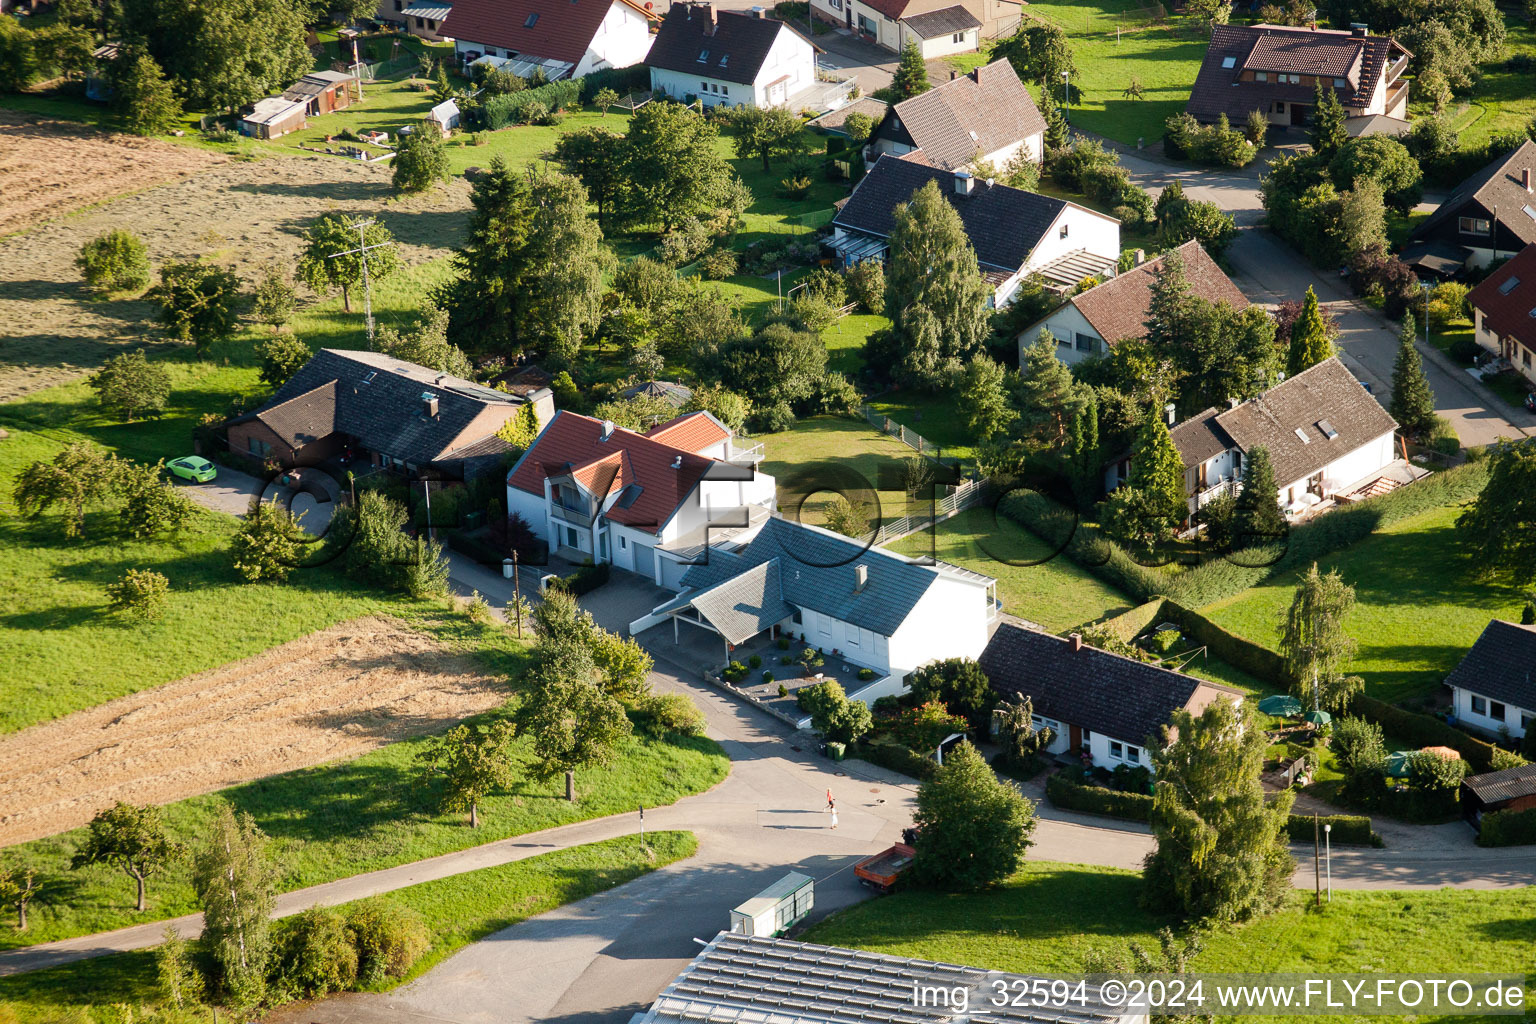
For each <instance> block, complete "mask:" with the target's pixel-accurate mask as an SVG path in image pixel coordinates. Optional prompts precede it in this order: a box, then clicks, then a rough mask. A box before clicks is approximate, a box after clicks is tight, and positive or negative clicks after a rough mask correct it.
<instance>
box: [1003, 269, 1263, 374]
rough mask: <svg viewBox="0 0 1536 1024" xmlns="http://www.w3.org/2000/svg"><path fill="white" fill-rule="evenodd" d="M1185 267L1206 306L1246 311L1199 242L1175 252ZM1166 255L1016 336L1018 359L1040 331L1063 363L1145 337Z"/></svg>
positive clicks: (1191, 285) (1058, 309)
mask: <svg viewBox="0 0 1536 1024" xmlns="http://www.w3.org/2000/svg"><path fill="white" fill-rule="evenodd" d="M1173 251H1174V252H1176V253H1178V254H1179V259H1180V261H1181V262H1182V263H1183V264H1184V277H1185V279H1186V280H1187V281H1188V282H1189V293H1190V294H1191V295H1195V296H1198V297H1199V298H1202V299H1205V300H1206V301H1207V302H1225V303H1226V304H1227V305H1229V306H1231V307H1232V308H1233V309H1236V310H1243V309H1247V308H1248V299H1247V297H1246V296H1244V295H1243V293H1242V292H1241V291H1239V290H1238V287H1237V285H1235V284H1233V283H1232V279H1231V278H1230V277H1228V276H1227V275H1226V274H1224V273H1223V272H1222V270H1221V268H1220V267H1218V266H1217V265H1216V261H1215V260H1213V259H1211V257H1210V256H1209V255H1208V254H1207V253H1206V251H1205V249H1203V248H1202V247H1201V245H1200V243H1199V242H1197V241H1194V240H1190V241H1188V242H1185V243H1184V244H1183V245H1181V246H1179V247H1178V248H1177V249H1174V250H1173ZM1167 259H1168V254H1167V253H1165V254H1163V255H1162V256H1159V257H1157V258H1156V259H1150V260H1147V261H1145V262H1143V263H1141V264H1139V265H1137V266H1135V267H1132V268H1131V269H1130V270H1127V271H1126V272H1125V273H1123V274H1121V275H1119V276H1118V277H1112V278H1110V279H1109V280H1108V281H1105V282H1104V283H1103V284H1099V285H1095V286H1094V287H1092V288H1090V289H1088V290H1087V291H1085V292H1080V293H1079V294H1077V295H1074V296H1072V297H1071V298H1070V299H1068V300H1067V301H1066V302H1064V303H1062V304H1061V305H1060V306H1058V307H1056V309H1055V310H1053V311H1052V312H1051V313H1049V314H1048V315H1047V316H1045V317H1044V318H1043V319H1041V320H1039V321H1038V322H1036V323H1033V324H1031V325H1030V326H1029V327H1027V328H1026V329H1025V330H1024V331H1023V332H1022V333H1020V335H1019V355H1020V358H1022V357H1023V353H1024V350H1025V349H1027V348H1029V347H1030V346H1031V345H1033V344H1034V343H1035V340H1036V339H1037V338H1039V337H1040V331H1041V329H1042V328H1043V329H1045V330H1048V331H1050V332H1051V336H1052V337H1054V338H1055V339H1056V355H1057V358H1059V359H1060V360H1061V361H1062V362H1064V363H1079V362H1082V361H1083V360H1084V359H1091V358H1092V357H1094V356H1100V355H1104V354H1105V353H1106V352H1107V351H1108V350H1109V349H1110V348H1112V347H1114V345H1115V343H1116V342H1119V341H1124V340H1126V339H1127V338H1145V337H1146V336H1147V323H1146V321H1147V313H1148V310H1149V309H1150V308H1151V305H1152V282H1153V280H1154V279H1155V275H1156V274H1157V271H1158V268H1159V267H1162V266H1164V265H1165V264H1166V262H1167Z"/></svg>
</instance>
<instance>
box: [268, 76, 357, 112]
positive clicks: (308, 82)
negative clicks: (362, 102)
mask: <svg viewBox="0 0 1536 1024" xmlns="http://www.w3.org/2000/svg"><path fill="white" fill-rule="evenodd" d="M357 92H358V85H357V79H356V78H354V77H353V76H351V75H349V74H347V73H345V72H342V71H311V72H310V73H309V74H307V75H305V76H304V77H303V78H301V79H299V80H298V81H297V82H294V83H293V85H291V86H289V87H288V89H287V90H286V91H285V92H284V93H283V99H285V100H290V101H293V102H295V103H302V104H304V112H305V113H306V114H308V115H309V116H310V117H319V116H320V115H321V114H329V113H331V111H333V110H342V109H344V108H346V107H350V106H351V105H352V104H353V103H354V102H356V101H357V98H358V97H357Z"/></svg>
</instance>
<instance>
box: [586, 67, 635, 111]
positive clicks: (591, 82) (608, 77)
mask: <svg viewBox="0 0 1536 1024" xmlns="http://www.w3.org/2000/svg"><path fill="white" fill-rule="evenodd" d="M650 87H651V69H650V68H649V67H647V66H646V65H644V64H632V65H630V66H629V67H627V68H602V69H601V70H598V71H593V72H591V73H590V74H588V75H587V76H586V77H585V78H583V79H581V102H583V103H591V102H592V97H594V96H596V95H597V94H598V93H599V92H601V91H602V90H604V89H612V90H613V91H614V92H616V93H618V94H619V98H620V99H623V98H624V97H625V96H628V95H629V94H630V93H632V92H644V91H645V90H646V89H649V88H650Z"/></svg>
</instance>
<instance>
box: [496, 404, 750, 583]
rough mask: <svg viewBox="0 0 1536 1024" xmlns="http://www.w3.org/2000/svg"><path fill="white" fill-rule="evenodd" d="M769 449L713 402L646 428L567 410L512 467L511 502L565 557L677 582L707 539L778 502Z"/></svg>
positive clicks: (509, 477)
mask: <svg viewBox="0 0 1536 1024" xmlns="http://www.w3.org/2000/svg"><path fill="white" fill-rule="evenodd" d="M760 449H761V445H757V446H751V447H744V446H739V445H738V444H737V443H736V438H735V433H734V432H733V431H732V430H731V429H730V428H728V427H726V426H725V425H724V424H722V423H721V422H720V421H719V420H717V419H715V418H714V417H713V416H711V415H710V414H709V413H707V412H695V413H688V414H687V415H684V416H679V417H677V418H676V419H674V420H670V421H668V422H666V423H662V424H659V425H657V426H655V427H652V428H651V429H650V430H649V431H647V432H646V433H644V434H640V433H636V432H635V431H632V430H625V429H624V428H623V427H619V426H616V425H614V424H613V423H612V422H610V421H608V420H598V419H593V418H592V417H590V416H581V415H578V414H576V413H572V412H560V413H558V414H556V416H555V418H554V419H553V420H551V421H550V422H549V425H548V426H546V427H545V428H544V430H543V431H542V432H541V433H540V434H539V436H538V438H537V439H536V440H535V441H534V443H533V444H532V445H531V446H530V447H529V449H528V450H527V451H526V452H524V453H523V456H522V458H520V459H518V461H517V464H516V465H514V466H513V467H512V469H511V471H510V472H509V473H508V474H507V512H508V514H513V513H516V514H517V515H520V516H522V518H523V519H524V520H525V521H527V523H528V526H529V528H530V529H531V530H532V531H533V533H534V535H535V536H537V537H539V538H540V539H541V540H544V541H546V542H547V543H548V544H549V546H550V550H551V551H554V552H555V553H556V554H559V555H561V556H562V557H564V558H567V559H569V560H571V561H576V562H581V561H585V560H588V559H590V560H592V561H593V562H598V563H607V564H611V565H613V566H615V567H616V568H619V569H625V570H628V571H630V572H634V573H639V574H640V575H642V576H644V577H646V578H648V579H651V580H653V581H654V582H656V583H657V584H659V585H661V586H664V587H671V588H676V587H677V586H678V581H679V580H680V579H681V577H682V575H683V572H684V571H685V570H686V569H687V568H688V565H689V564H690V561H689V560H690V558H691V552H693V551H695V550H696V549H697V548H698V546H699V545H700V544H707V543H708V542H709V538H710V537H711V536H718V535H721V534H724V533H728V532H731V531H738V530H741V529H744V528H746V527H748V526H750V525H752V524H755V523H759V522H761V521H762V520H763V519H764V518H766V517H767V516H768V515H769V514H771V513H772V511H773V510H774V509H775V508H776V507H777V496H776V493H777V492H776V491H775V486H774V479H773V477H771V476H767V475H765V474H762V473H759V472H757V463H758V461H759V460H760V459H761V454H760Z"/></svg>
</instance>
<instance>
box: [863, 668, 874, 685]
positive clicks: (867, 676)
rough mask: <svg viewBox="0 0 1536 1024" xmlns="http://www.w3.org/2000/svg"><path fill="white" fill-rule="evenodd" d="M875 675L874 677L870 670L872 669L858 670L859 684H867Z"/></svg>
mask: <svg viewBox="0 0 1536 1024" xmlns="http://www.w3.org/2000/svg"><path fill="white" fill-rule="evenodd" d="M875 675H876V673H875V670H874V669H872V668H861V669H859V682H861V683H867V682H869V681H870V680H871V679H873V678H875Z"/></svg>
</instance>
